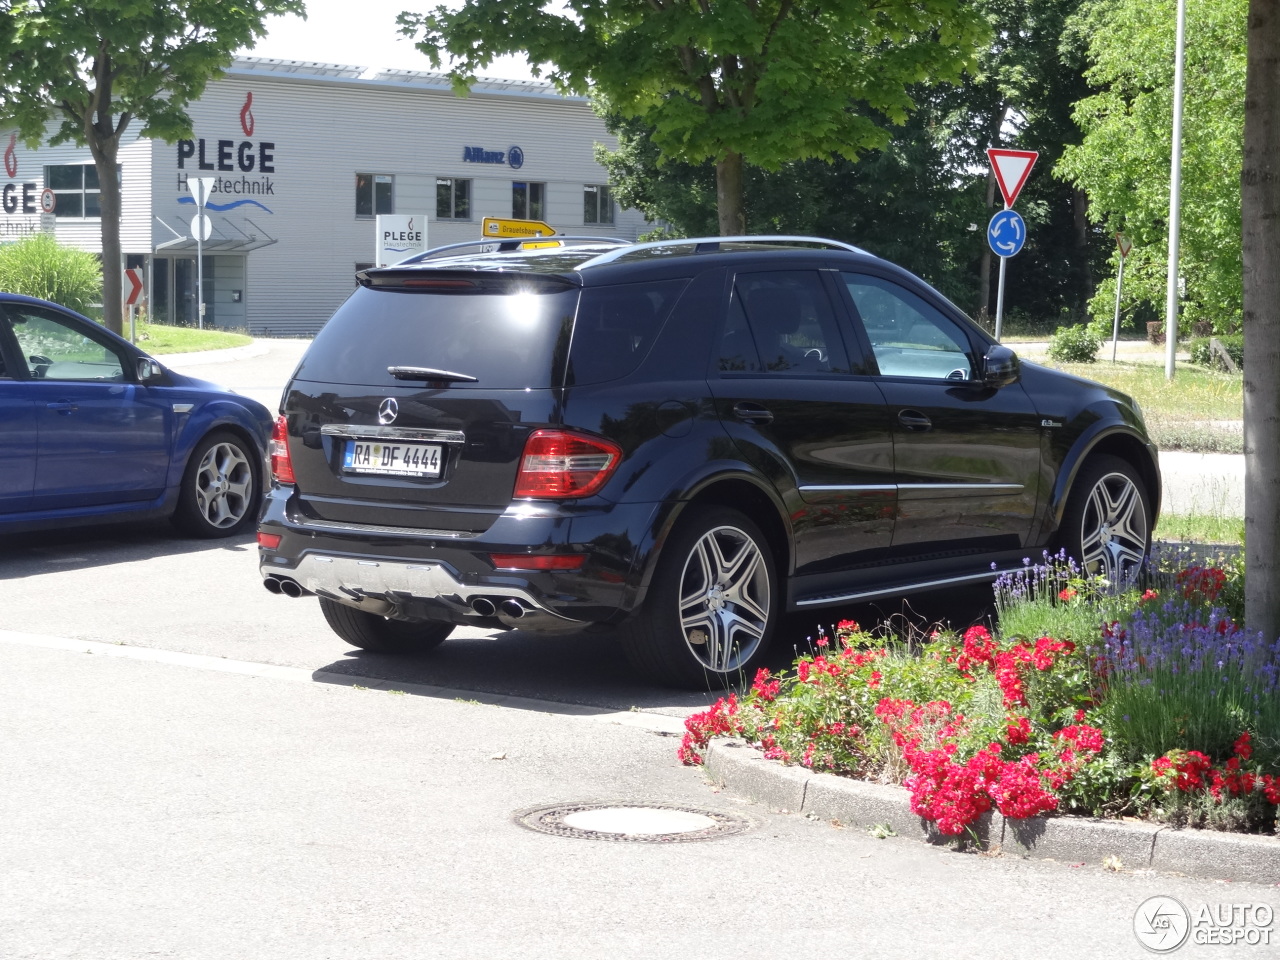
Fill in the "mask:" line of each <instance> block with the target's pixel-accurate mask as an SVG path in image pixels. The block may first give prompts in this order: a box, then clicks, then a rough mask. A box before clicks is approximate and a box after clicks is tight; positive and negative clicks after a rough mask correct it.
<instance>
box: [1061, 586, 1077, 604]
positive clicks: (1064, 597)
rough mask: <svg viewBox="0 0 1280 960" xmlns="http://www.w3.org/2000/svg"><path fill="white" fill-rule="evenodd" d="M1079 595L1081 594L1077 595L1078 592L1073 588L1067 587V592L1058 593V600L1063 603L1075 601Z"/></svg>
mask: <svg viewBox="0 0 1280 960" xmlns="http://www.w3.org/2000/svg"><path fill="white" fill-rule="evenodd" d="M1078 595H1079V594H1077V593H1076V591H1075V590H1074V589H1072V588H1071V587H1067V588H1066V589H1065V590H1059V591H1058V599H1059V600H1061V601H1063V602H1064V603H1065V602H1066V601H1068V600H1074V599H1075V598H1076V597H1077V596H1078Z"/></svg>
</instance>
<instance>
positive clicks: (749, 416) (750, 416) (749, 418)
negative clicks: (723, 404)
mask: <svg viewBox="0 0 1280 960" xmlns="http://www.w3.org/2000/svg"><path fill="white" fill-rule="evenodd" d="M733 415H734V416H735V417H737V418H738V419H739V420H741V421H742V422H743V423H773V413H772V412H770V411H769V410H767V409H765V408H764V407H762V406H760V404H758V403H749V402H747V401H743V402H741V403H735V404H734V405H733Z"/></svg>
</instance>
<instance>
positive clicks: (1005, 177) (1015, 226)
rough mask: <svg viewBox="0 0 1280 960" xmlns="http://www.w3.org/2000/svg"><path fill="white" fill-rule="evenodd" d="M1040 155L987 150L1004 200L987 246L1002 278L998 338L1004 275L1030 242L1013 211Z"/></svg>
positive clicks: (989, 227) (998, 327)
mask: <svg viewBox="0 0 1280 960" xmlns="http://www.w3.org/2000/svg"><path fill="white" fill-rule="evenodd" d="M1039 156H1040V154H1039V153H1038V152H1037V151H1035V150H1002V149H998V148H996V147H992V148H990V149H988V150H987V160H988V161H989V162H990V164H991V172H992V173H993V174H995V178H996V184H997V186H999V187H1000V195H1001V196H1003V197H1004V209H1003V210H1001V211H1000V212H999V213H997V214H996V215H995V216H994V217H992V218H991V222H990V223H989V224H988V225H987V244H988V245H989V246H990V247H991V250H992V252H993V253H995V254H996V256H998V257H999V258H1000V279H999V282H998V283H997V286H996V330H995V334H996V339H997V340H999V339H1000V335H1001V334H1002V333H1003V332H1004V276H1005V270H1006V269H1007V267H1008V263H1007V261H1008V259H1009V258H1010V257H1012V256H1016V255H1017V253H1018V251H1020V250H1021V249H1022V245H1023V243H1025V242H1026V239H1027V229H1026V224H1025V223H1023V220H1022V217H1020V216H1019V215H1018V214H1017V213H1015V212H1014V210H1013V202H1014V201H1015V200H1017V199H1018V194H1019V193H1020V192H1021V191H1022V185H1023V184H1024V183H1026V182H1027V177H1029V176H1030V175H1031V168H1032V167H1034V166H1035V165H1036V158H1037V157H1039Z"/></svg>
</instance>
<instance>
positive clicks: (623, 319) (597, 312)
mask: <svg viewBox="0 0 1280 960" xmlns="http://www.w3.org/2000/svg"><path fill="white" fill-rule="evenodd" d="M688 283H689V281H688V280H687V279H677V280H657V281H648V282H645V283H621V284H616V285H614V286H608V287H587V288H586V289H585V290H583V291H582V300H581V303H580V304H579V305H578V319H577V321H576V322H575V323H574V327H573V346H572V347H571V348H570V351H569V381H568V382H569V383H570V384H582V383H603V382H605V381H607V380H617V379H619V378H621V377H625V376H627V375H628V374H629V373H631V372H632V371H634V370H635V369H636V367H638V366H639V365H640V361H641V360H643V359H644V357H645V355H646V354H648V352H649V348H650V347H651V346H653V342H654V340H656V339H657V337H658V332H659V331H660V330H661V329H662V325H663V324H664V323H666V320H667V317H668V316H670V314H671V308H672V307H674V306H675V303H676V301H677V300H678V299H679V298H680V294H681V293H682V292H683V291H684V288H685V287H686V286H688Z"/></svg>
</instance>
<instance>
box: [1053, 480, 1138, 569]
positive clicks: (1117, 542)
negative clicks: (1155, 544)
mask: <svg viewBox="0 0 1280 960" xmlns="http://www.w3.org/2000/svg"><path fill="white" fill-rule="evenodd" d="M1151 523H1152V517H1151V497H1150V495H1149V494H1148V493H1147V489H1146V486H1145V484H1144V483H1143V481H1142V478H1141V477H1139V476H1138V472H1137V471H1136V470H1135V469H1134V468H1133V466H1132V465H1131V464H1129V463H1128V462H1126V461H1124V460H1121V459H1120V458H1119V457H1114V456H1111V455H1103V456H1097V457H1092V458H1090V459H1089V460H1088V461H1087V462H1086V463H1085V465H1084V467H1082V468H1081V470H1080V474H1079V476H1077V477H1076V482H1075V486H1074V487H1073V488H1072V491H1071V495H1070V497H1069V498H1068V499H1067V508H1066V510H1065V511H1064V512H1063V515H1062V527H1061V530H1060V533H1059V545H1060V546H1061V547H1062V548H1063V549H1064V550H1066V552H1067V556H1069V557H1071V558H1073V559H1074V560H1076V561H1077V562H1078V563H1079V564H1080V566H1081V567H1082V568H1083V569H1084V571H1085V572H1086V573H1088V574H1091V575H1093V576H1101V577H1103V578H1104V579H1106V580H1108V581H1109V582H1111V583H1114V584H1127V583H1130V582H1132V581H1133V579H1134V578H1135V577H1136V576H1137V575H1138V572H1139V570H1140V568H1141V567H1142V563H1143V561H1144V560H1146V557H1147V553H1148V552H1149V551H1150V549H1151Z"/></svg>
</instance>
